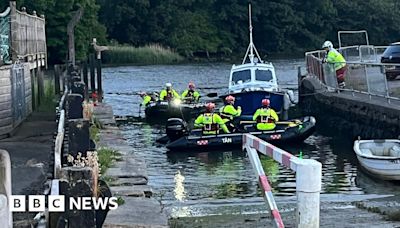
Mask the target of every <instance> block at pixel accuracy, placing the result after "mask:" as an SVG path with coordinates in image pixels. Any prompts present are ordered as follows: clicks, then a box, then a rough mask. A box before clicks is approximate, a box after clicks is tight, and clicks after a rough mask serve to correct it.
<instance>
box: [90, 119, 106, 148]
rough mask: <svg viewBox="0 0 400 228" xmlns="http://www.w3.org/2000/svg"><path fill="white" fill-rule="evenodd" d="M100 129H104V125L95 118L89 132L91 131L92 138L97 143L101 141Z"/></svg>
mask: <svg viewBox="0 0 400 228" xmlns="http://www.w3.org/2000/svg"><path fill="white" fill-rule="evenodd" d="M100 129H103V125H102V124H101V123H100V121H99V120H98V119H96V118H93V119H92V124H91V125H90V128H89V133H90V139H91V140H93V141H94V142H96V143H97V142H99V141H100V134H99V133H100Z"/></svg>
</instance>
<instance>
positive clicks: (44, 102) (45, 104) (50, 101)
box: [39, 80, 57, 112]
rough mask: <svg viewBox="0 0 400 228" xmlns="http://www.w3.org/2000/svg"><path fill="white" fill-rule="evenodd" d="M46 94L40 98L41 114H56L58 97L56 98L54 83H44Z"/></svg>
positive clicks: (47, 81) (48, 81)
mask: <svg viewBox="0 0 400 228" xmlns="http://www.w3.org/2000/svg"><path fill="white" fill-rule="evenodd" d="M43 84H44V88H43V89H44V93H43V96H41V97H40V105H39V111H40V112H54V109H55V107H56V103H57V102H56V97H55V89H54V83H53V81H52V80H45V81H44V83H43Z"/></svg>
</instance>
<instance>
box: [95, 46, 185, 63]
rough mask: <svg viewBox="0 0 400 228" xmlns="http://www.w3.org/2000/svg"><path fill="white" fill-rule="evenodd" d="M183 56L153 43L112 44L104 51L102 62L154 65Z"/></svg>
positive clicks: (174, 61)
mask: <svg viewBox="0 0 400 228" xmlns="http://www.w3.org/2000/svg"><path fill="white" fill-rule="evenodd" d="M182 60H183V58H182V57H181V56H180V55H179V54H177V53H176V52H174V51H173V50H171V49H169V48H164V47H162V46H161V45H157V44H153V45H147V46H144V47H132V46H112V47H110V49H109V50H108V51H105V52H104V55H103V62H104V64H110V65H129V64H134V65H155V64H172V63H179V62H181V61H182Z"/></svg>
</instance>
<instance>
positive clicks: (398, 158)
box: [353, 139, 400, 180]
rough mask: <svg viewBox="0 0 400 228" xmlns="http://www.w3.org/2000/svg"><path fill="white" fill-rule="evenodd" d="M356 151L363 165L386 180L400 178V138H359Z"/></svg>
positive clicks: (355, 143)
mask: <svg viewBox="0 0 400 228" xmlns="http://www.w3.org/2000/svg"><path fill="white" fill-rule="evenodd" d="M353 149H354V152H355V153H356V154H357V159H358V161H359V162H360V164H361V166H362V167H363V168H365V169H366V170H367V171H369V172H370V173H371V174H374V175H376V176H379V177H381V178H382V179H384V180H400V140H397V139H386V140H357V141H355V142H354V148H353Z"/></svg>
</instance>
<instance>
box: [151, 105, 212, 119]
mask: <svg viewBox="0 0 400 228" xmlns="http://www.w3.org/2000/svg"><path fill="white" fill-rule="evenodd" d="M203 112H205V105H204V104H203V103H194V104H186V103H179V102H177V103H174V102H173V101H172V102H165V101H161V102H160V101H158V102H153V103H151V104H149V105H148V106H147V107H146V109H145V114H146V119H148V120H152V121H154V120H158V121H166V120H168V119H169V118H174V117H175V118H184V119H186V120H187V119H191V118H196V117H197V116H198V115H200V114H201V113H203Z"/></svg>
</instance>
